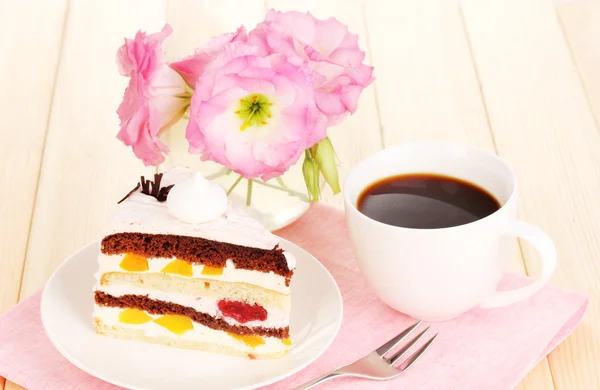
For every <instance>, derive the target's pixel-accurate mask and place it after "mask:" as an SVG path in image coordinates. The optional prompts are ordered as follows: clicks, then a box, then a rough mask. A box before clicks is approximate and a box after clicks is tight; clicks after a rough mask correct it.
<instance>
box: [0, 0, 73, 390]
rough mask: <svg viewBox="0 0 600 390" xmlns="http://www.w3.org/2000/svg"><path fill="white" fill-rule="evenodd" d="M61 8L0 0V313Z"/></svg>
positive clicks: (27, 202)
mask: <svg viewBox="0 0 600 390" xmlns="http://www.w3.org/2000/svg"><path fill="white" fill-rule="evenodd" d="M66 9H67V2H66V0H65V1H55V2H52V3H49V2H47V1H43V0H41V1H34V4H31V3H29V6H28V7H24V6H23V5H22V4H21V3H19V2H15V1H3V2H0V37H2V38H0V52H1V53H2V56H3V57H4V58H5V59H10V60H3V61H0V85H2V88H0V107H3V108H4V109H3V111H2V121H3V130H2V131H0V165H1V168H0V182H2V183H3V185H2V186H0V215H2V219H3V223H2V224H0V237H2V244H1V245H0V263H2V272H0V286H1V289H0V313H3V312H4V311H5V310H7V309H8V308H10V307H11V306H12V305H14V304H15V303H16V302H17V300H18V297H19V289H20V286H21V275H22V273H23V264H24V261H25V253H26V248H27V239H28V236H29V227H30V224H31V216H32V210H33V205H34V203H35V193H36V188H37V182H38V177H39V171H40V162H41V159H42V154H43V150H44V139H45V134H46V129H47V125H48V115H49V112H50V106H51V102H52V96H53V90H54V82H55V77H56V69H57V66H58V59H59V53H60V47H61V37H62V35H63V27H64V18H65V12H66ZM15 37H18V39H14V38H15ZM40 64H43V66H40ZM1 387H2V386H0V388H1Z"/></svg>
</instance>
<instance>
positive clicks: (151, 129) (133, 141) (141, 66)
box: [117, 25, 190, 165]
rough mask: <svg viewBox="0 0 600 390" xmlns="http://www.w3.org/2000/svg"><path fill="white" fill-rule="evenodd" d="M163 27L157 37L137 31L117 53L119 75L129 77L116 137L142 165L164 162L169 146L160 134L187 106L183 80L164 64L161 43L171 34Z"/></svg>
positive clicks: (120, 107)
mask: <svg viewBox="0 0 600 390" xmlns="http://www.w3.org/2000/svg"><path fill="white" fill-rule="evenodd" d="M171 31H172V30H171V27H170V26H169V25H166V26H165V27H164V28H163V30H162V31H161V32H159V33H156V34H151V35H146V33H144V32H141V31H139V32H138V33H137V34H136V36H135V39H125V44H123V46H121V47H120V48H119V50H118V52H117V64H118V66H119V72H120V73H121V74H122V75H123V76H128V77H130V80H129V85H128V86H127V89H126V90H125V96H124V97H123V101H122V103H121V105H120V106H119V108H118V110H117V113H118V115H119V119H120V120H121V130H120V131H119V134H118V135H117V138H118V139H119V140H121V141H122V142H123V143H124V144H125V145H128V146H131V147H132V149H133V152H134V153H135V155H136V156H137V157H138V158H139V159H141V160H142V161H143V162H144V164H145V165H158V164H160V163H161V162H163V161H164V159H165V158H164V156H163V153H167V152H168V151H169V149H168V147H167V146H166V145H165V144H163V143H162V142H161V141H160V138H159V136H160V134H161V133H162V132H163V131H164V130H166V129H168V128H169V127H171V126H172V125H173V124H175V123H176V122H177V121H178V120H179V119H180V118H181V117H182V116H183V114H184V112H185V110H186V108H187V107H188V106H189V104H190V93H189V91H188V87H187V85H186V83H185V81H184V80H183V79H182V78H181V76H179V74H177V72H175V71H174V70H173V69H171V67H170V66H169V65H168V64H167V62H166V60H165V56H164V53H163V50H162V44H163V42H164V41H165V39H166V38H167V37H168V36H169V35H170V34H171Z"/></svg>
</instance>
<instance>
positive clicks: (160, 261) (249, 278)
mask: <svg viewBox="0 0 600 390" xmlns="http://www.w3.org/2000/svg"><path fill="white" fill-rule="evenodd" d="M285 255H286V256H290V255H289V254H285ZM123 256H124V255H105V254H103V253H100V254H99V255H98V263H99V269H98V273H99V274H103V273H107V272H126V271H124V270H123V269H122V268H121V267H120V264H121V261H122V260H123ZM147 260H148V271H145V272H144V273H160V272H161V270H162V269H163V268H165V267H166V266H167V264H169V263H170V262H172V261H174V260H176V259H175V258H170V259H166V258H149V259H147ZM203 270H204V265H202V264H192V276H189V277H188V276H181V277H183V278H190V279H194V278H202V279H210V280H219V281H223V282H234V283H246V284H252V285H255V286H258V287H262V288H265V289H268V290H273V291H276V292H279V293H281V294H289V293H290V287H289V286H286V285H285V277H283V276H281V275H277V274H275V273H273V272H269V273H266V272H260V271H252V270H247V269H238V268H235V264H234V263H233V261H231V260H227V262H226V266H225V267H224V268H223V273H222V274H221V275H204V274H203V273H202V271H203Z"/></svg>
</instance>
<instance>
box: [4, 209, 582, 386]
mask: <svg viewBox="0 0 600 390" xmlns="http://www.w3.org/2000/svg"><path fill="white" fill-rule="evenodd" d="M278 234H280V235H281V236H282V237H285V238H287V239H289V240H290V241H293V242H295V243H296V244H298V245H300V246H302V247H303V248H305V249H307V250H308V251H309V252H311V253H312V254H313V255H314V256H315V257H317V258H318V259H320V261H321V262H322V263H323V264H324V265H325V266H326V267H327V268H328V269H329V271H330V272H331V273H332V275H333V276H334V278H335V279H336V281H337V282H338V284H339V286H340V289H341V291H342V295H343V297H344V319H343V325H342V328H341V330H340V333H339V334H338V336H337V338H336V339H335V341H334V343H333V345H332V346H331V347H330V348H329V350H328V351H327V352H325V354H324V355H323V356H321V357H320V358H319V359H318V360H317V361H316V362H314V363H313V364H312V365H310V366H309V367H308V368H306V369H305V370H303V371H302V372H300V373H298V374H296V375H294V376H292V377H291V378H288V379H286V380H284V381H282V382H278V383H276V384H274V385H271V386H269V387H268V389H290V388H293V387H294V386H296V385H299V384H301V383H304V382H306V381H308V380H310V379H312V378H313V377H315V376H318V375H321V374H323V373H325V372H327V371H329V370H331V369H333V368H336V367H338V366H341V365H344V364H347V363H350V362H352V361H353V360H355V359H357V358H360V357H361V356H363V355H365V354H366V353H368V352H370V351H372V350H373V349H375V348H377V347H379V346H380V345H381V344H383V342H385V341H387V340H388V339H390V338H391V337H393V336H394V335H396V334H397V333H399V331H400V330H402V329H403V328H405V327H407V326H408V325H409V324H412V323H413V322H414V320H413V319H410V318H408V317H406V316H404V315H402V314H400V313H398V312H396V311H394V310H392V309H391V308H389V307H387V306H386V305H385V304H383V303H381V302H380V301H379V300H378V298H377V297H376V296H375V295H374V294H373V293H372V292H371V290H370V288H369V287H368V286H367V284H366V282H365V280H364V279H363V278H362V276H361V275H360V273H359V272H358V270H357V268H356V266H355V262H354V260H353V253H352V249H351V247H350V243H349V240H348V235H347V231H346V225H345V221H344V215H343V212H342V211H341V210H339V209H337V208H333V207H330V206H324V205H318V206H315V207H313V208H312V209H311V210H310V211H309V212H308V213H307V214H306V215H305V216H303V217H302V218H301V219H300V220H298V221H297V222H295V223H294V224H292V225H291V226H289V227H287V228H285V229H282V230H281V231H280V232H278ZM529 282H530V278H528V277H524V276H519V275H515V274H508V275H507V276H506V278H505V280H504V281H503V283H502V288H510V287H514V286H520V285H525V284H527V283H529ZM587 304H588V301H587V298H586V297H585V296H583V295H582V294H580V293H578V292H574V291H569V290H564V289H559V288H554V287H546V288H544V289H543V290H542V291H540V292H539V293H538V294H536V295H535V296H534V297H533V298H531V299H529V300H528V301H525V302H522V303H519V304H516V305H513V306H510V307H506V308H500V309H494V310H479V309H475V310H472V311H471V312H469V313H467V314H465V315H463V316H461V317H459V318H457V319H455V320H452V321H448V322H444V323H435V324H432V329H431V331H430V332H431V334H434V333H437V332H439V333H440V336H439V337H438V339H437V340H436V342H435V343H434V344H433V346H432V347H431V348H430V349H429V351H428V352H427V353H426V354H425V355H423V357H422V358H421V359H420V360H419V361H418V362H417V363H416V364H415V366H414V367H412V368H411V369H410V370H409V371H407V372H406V373H405V374H404V375H402V376H400V377H399V378H397V379H395V380H393V381H387V382H373V381H366V380H360V379H343V378H342V379H334V380H333V381H330V382H327V383H326V384H325V385H323V387H322V388H327V389H330V388H336V389H337V388H339V389H357V388H360V389H371V388H373V389H399V388H403V389H412V390H423V389H432V390H444V389H448V390H458V389H460V390H470V389H472V390H480V389H488V390H495V389H499V390H505V389H512V388H514V387H515V386H516V385H517V384H518V383H519V382H520V381H521V380H522V379H523V377H525V375H527V373H528V372H529V371H530V370H531V369H532V368H533V367H534V366H535V365H536V364H537V363H538V362H539V361H540V360H541V359H542V358H543V357H544V356H546V355H547V354H548V353H549V352H550V351H552V350H553V349H554V348H555V347H556V346H557V345H558V344H559V343H560V342H561V341H563V340H564V339H565V338H566V337H567V335H569V333H571V332H572V331H573V329H575V327H576V326H577V324H578V323H579V322H580V321H581V319H582V317H583V314H584V312H585V310H586V308H587ZM39 306H40V293H39V292H38V293H36V294H35V295H33V296H32V297H30V298H29V299H27V300H25V301H24V302H22V303H21V304H19V305H18V306H16V307H15V308H13V309H11V310H10V311H8V312H7V313H5V314H4V315H2V316H0V376H4V377H6V378H7V379H9V380H11V381H13V382H16V383H18V384H20V385H22V386H24V387H26V388H28V389H29V390H38V389H39V390H59V389H60V390H64V389H78V390H83V389H94V390H104V389H117V388H118V387H116V386H113V385H110V384H107V383H105V382H103V381H101V380H99V379H96V378H94V377H92V376H90V375H88V374H86V373H84V372H83V371H81V370H79V369H78V368H76V367H75V366H73V365H71V364H70V363H69V362H68V361H67V360H66V359H64V358H63V357H62V356H61V355H60V354H59V353H58V352H57V351H56V350H55V349H54V347H53V346H52V345H51V344H50V341H49V340H48V338H47V337H46V335H45V333H44V330H43V328H42V324H41V320H40V314H39V312H40V307H39Z"/></svg>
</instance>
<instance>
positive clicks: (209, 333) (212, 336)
mask: <svg viewBox="0 0 600 390" xmlns="http://www.w3.org/2000/svg"><path fill="white" fill-rule="evenodd" d="M122 310H123V309H119V308H116V307H106V306H98V305H94V317H95V318H98V319H99V320H100V321H102V323H104V324H105V325H107V326H115V325H116V326H120V327H124V328H129V329H139V330H143V331H144V334H145V336H147V337H160V336H165V337H170V338H174V339H180V340H192V341H197V342H202V343H211V344H221V345H226V346H229V347H232V348H235V349H236V350H239V351H244V352H246V353H252V352H257V353H274V352H280V351H286V350H288V349H290V347H289V346H287V345H285V344H283V342H282V340H281V339H278V338H276V337H263V340H264V341H265V343H264V344H262V345H259V346H257V347H256V348H251V347H249V346H248V345H246V344H245V343H243V342H242V341H240V340H237V339H234V338H233V337H231V336H229V335H228V334H227V333H226V332H224V331H222V330H214V329H211V328H209V327H207V326H204V325H201V324H199V323H197V322H192V324H193V326H194V328H193V329H192V330H189V331H187V332H185V333H184V334H182V335H181V336H177V335H175V334H174V333H172V332H170V331H169V330H167V329H166V328H164V327H162V326H160V325H158V324H156V323H155V322H152V321H150V322H147V323H145V324H139V325H130V324H123V323H122V322H119V313H120V312H121V311H122ZM146 314H148V315H149V316H150V317H152V318H153V319H156V318H158V317H160V316H157V315H152V314H150V313H147V312H146Z"/></svg>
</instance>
